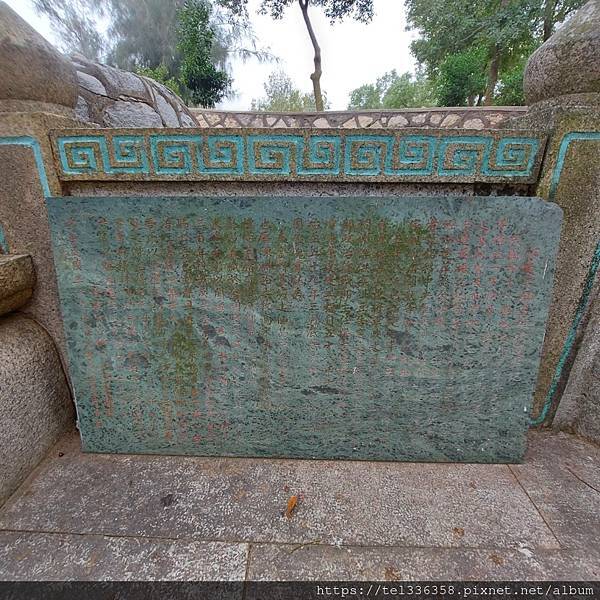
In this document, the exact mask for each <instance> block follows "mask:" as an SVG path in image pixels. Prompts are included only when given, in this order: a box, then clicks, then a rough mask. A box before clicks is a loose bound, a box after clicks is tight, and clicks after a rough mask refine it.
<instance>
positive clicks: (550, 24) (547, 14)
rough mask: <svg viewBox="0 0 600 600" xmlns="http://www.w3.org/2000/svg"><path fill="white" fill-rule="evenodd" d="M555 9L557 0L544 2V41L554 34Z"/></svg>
mask: <svg viewBox="0 0 600 600" xmlns="http://www.w3.org/2000/svg"><path fill="white" fill-rule="evenodd" d="M555 10H556V0H546V1H545V2H544V42H545V41H546V40H547V39H548V38H549V37H550V36H551V35H552V29H553V28H554V11H555Z"/></svg>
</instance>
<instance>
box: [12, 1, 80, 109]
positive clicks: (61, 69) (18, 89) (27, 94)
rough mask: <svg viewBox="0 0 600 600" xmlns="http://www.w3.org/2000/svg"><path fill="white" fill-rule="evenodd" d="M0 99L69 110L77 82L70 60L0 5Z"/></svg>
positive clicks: (14, 14) (75, 97)
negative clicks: (57, 106)
mask: <svg viewBox="0 0 600 600" xmlns="http://www.w3.org/2000/svg"><path fill="white" fill-rule="evenodd" d="M0 100H1V101H24V100H25V101H30V102H31V101H33V102H43V103H48V104H54V105H59V106H64V107H67V108H72V107H74V106H75V103H76V101H77V80H76V78H75V69H74V68H73V65H72V64H71V63H70V61H69V60H68V59H67V58H66V57H65V56H63V55H62V54H61V53H60V52H58V51H57V50H56V49H55V48H54V47H53V46H52V45H51V44H49V43H48V42H47V41H46V40H45V39H44V38H43V37H42V36H41V35H40V34H39V33H38V32H37V31H36V30H35V29H33V27H31V26H30V25H29V24H28V23H26V22H25V21H24V20H23V19H21V17H19V15H17V13H15V12H14V11H13V10H12V9H11V8H9V7H8V6H7V5H6V4H5V3H4V2H0Z"/></svg>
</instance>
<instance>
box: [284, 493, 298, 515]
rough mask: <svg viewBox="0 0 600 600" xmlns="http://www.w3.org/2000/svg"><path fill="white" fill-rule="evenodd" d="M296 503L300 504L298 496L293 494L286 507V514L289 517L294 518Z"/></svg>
mask: <svg viewBox="0 0 600 600" xmlns="http://www.w3.org/2000/svg"><path fill="white" fill-rule="evenodd" d="M296 504H298V496H291V497H290V499H289V500H288V503H287V508H286V509H285V516H286V517H287V518H288V519H291V518H292V513H293V512H294V509H295V508H296Z"/></svg>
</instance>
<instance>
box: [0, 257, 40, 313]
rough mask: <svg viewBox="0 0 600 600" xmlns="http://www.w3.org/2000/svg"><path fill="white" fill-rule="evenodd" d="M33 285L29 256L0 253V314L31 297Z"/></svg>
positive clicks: (17, 306)
mask: <svg viewBox="0 0 600 600" xmlns="http://www.w3.org/2000/svg"><path fill="white" fill-rule="evenodd" d="M34 285H35V272H34V270H33V262H32V260H31V257H30V256H26V255H22V254H0V316H1V315H4V314H6V313H8V312H10V311H13V310H16V309H17V308H20V307H21V306H23V305H24V304H25V303H26V302H27V301H28V300H29V298H31V296H32V294H33V287H34Z"/></svg>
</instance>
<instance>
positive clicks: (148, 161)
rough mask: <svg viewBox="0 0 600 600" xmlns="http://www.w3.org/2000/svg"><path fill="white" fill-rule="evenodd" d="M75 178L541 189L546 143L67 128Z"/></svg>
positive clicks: (497, 134) (458, 136)
mask: <svg viewBox="0 0 600 600" xmlns="http://www.w3.org/2000/svg"><path fill="white" fill-rule="evenodd" d="M52 142H53V148H54V152H55V157H56V161H57V166H58V171H59V175H60V177H61V178H62V179H65V180H136V179H139V180H169V179H183V180H200V181H201V180H213V179H216V180H219V179H221V180H230V181H232V180H281V181H285V180H296V181H304V180H306V181H315V180H317V181H318V180H324V181H331V180H341V181H368V180H375V181H464V182H472V181H503V180H512V181H519V182H523V183H530V182H534V181H535V180H536V177H537V173H538V171H539V166H540V161H541V157H542V152H543V149H544V145H545V139H544V138H543V137H540V136H539V135H536V134H533V133H531V132H527V131H509V130H496V131H482V132H473V131H465V130H453V131H448V130H432V129H427V130H414V129H413V130H410V131H409V132H408V131H390V130H382V129H380V130H370V129H369V130H353V131H341V130H335V129H331V130H308V129H296V130H289V129H288V130H283V131H274V130H271V131H265V130H264V129H247V130H241V129H239V128H238V129H231V130H225V129H219V130H216V129H215V130H211V131H207V130H206V129H202V130H193V131H190V130H189V129H188V130H186V131H181V130H164V129H162V130H140V129H137V130H123V129H117V130H101V131H99V130H97V129H96V130H63V131H59V132H54V133H53V135H52Z"/></svg>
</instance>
